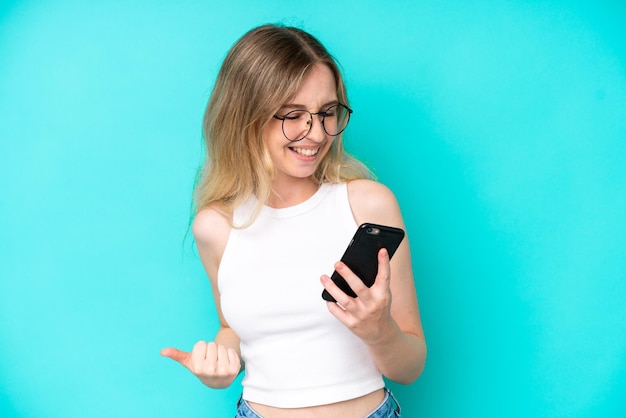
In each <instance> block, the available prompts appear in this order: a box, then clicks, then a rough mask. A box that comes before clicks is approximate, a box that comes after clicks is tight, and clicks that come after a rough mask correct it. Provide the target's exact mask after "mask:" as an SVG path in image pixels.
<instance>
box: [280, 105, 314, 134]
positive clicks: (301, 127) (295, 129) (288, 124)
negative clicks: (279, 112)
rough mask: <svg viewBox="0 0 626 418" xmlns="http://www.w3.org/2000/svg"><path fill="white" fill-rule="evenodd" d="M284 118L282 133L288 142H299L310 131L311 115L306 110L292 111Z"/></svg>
mask: <svg viewBox="0 0 626 418" xmlns="http://www.w3.org/2000/svg"><path fill="white" fill-rule="evenodd" d="M284 118H285V119H284V120H283V133H284V134H285V137H286V138H287V139H288V140H290V141H299V140H300V139H302V138H304V137H305V136H307V134H308V133H309V131H310V130H311V114H310V113H309V112H307V111H306V110H292V111H291V112H289V113H287V114H286V115H285V116H284Z"/></svg>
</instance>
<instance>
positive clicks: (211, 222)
mask: <svg viewBox="0 0 626 418" xmlns="http://www.w3.org/2000/svg"><path fill="white" fill-rule="evenodd" d="M191 230H192V232H193V236H194V238H195V239H196V242H198V243H202V244H210V243H216V241H220V240H221V239H220V237H221V236H222V235H224V234H226V238H227V237H228V233H229V231H230V214H228V213H226V212H224V211H222V210H221V209H219V207H218V206H217V205H209V206H207V207H205V208H202V209H200V210H199V211H198V213H197V214H196V216H195V218H194V220H193V224H192V227H191Z"/></svg>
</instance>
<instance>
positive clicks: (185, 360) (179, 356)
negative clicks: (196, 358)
mask: <svg viewBox="0 0 626 418" xmlns="http://www.w3.org/2000/svg"><path fill="white" fill-rule="evenodd" d="M161 355H162V356H163V357H169V358H171V359H172V360H174V361H177V362H178V363H180V364H182V365H183V366H185V367H187V368H189V366H190V362H191V353H188V352H186V351H180V350H178V349H176V348H164V349H163V350H161Z"/></svg>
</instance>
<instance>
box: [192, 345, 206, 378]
mask: <svg viewBox="0 0 626 418" xmlns="http://www.w3.org/2000/svg"><path fill="white" fill-rule="evenodd" d="M206 352H207V343H206V342H204V341H198V342H197V343H196V344H195V345H194V346H193V350H192V351H191V366H192V368H191V369H190V370H191V371H192V372H194V371H199V370H202V365H203V364H204V361H205V358H206ZM192 369H193V370H192Z"/></svg>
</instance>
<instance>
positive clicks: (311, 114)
mask: <svg viewBox="0 0 626 418" xmlns="http://www.w3.org/2000/svg"><path fill="white" fill-rule="evenodd" d="M336 106H342V107H343V108H345V109H346V111H347V114H346V115H347V116H346V117H347V120H346V126H344V127H343V129H342V130H340V131H339V132H337V133H336V134H330V133H328V131H327V130H326V125H324V120H325V119H326V116H328V109H330V108H332V107H336ZM294 112H306V113H308V114H309V118H310V123H309V129H308V130H307V131H306V133H305V134H304V135H303V136H302V137H301V138H298V139H289V137H288V136H287V134H286V133H285V120H286V119H287V117H288V116H289V114H290V113H294ZM352 112H353V110H352V109H350V108H349V107H348V106H346V105H345V104H343V103H341V102H337V103H335V104H334V105H331V106H328V108H327V109H326V110H321V111H319V112H315V113H313V112H309V111H308V110H306V109H295V110H291V111H289V112H287V113H285V114H284V115H283V116H278V115H274V116H273V118H274V119H278V120H280V121H282V123H281V125H280V126H281V130H282V131H283V136H284V137H285V138H286V139H287V140H288V141H289V142H298V141H302V140H303V139H304V138H306V137H307V136H308V135H309V134H310V133H311V129H313V116H316V115H320V116H321V117H322V118H321V119H320V123H321V124H322V129H323V130H324V133H326V135H328V136H334V137H336V136H338V135H339V134H341V133H342V132H343V131H345V130H346V128H347V127H348V123H349V122H350V115H351V114H352Z"/></svg>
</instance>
